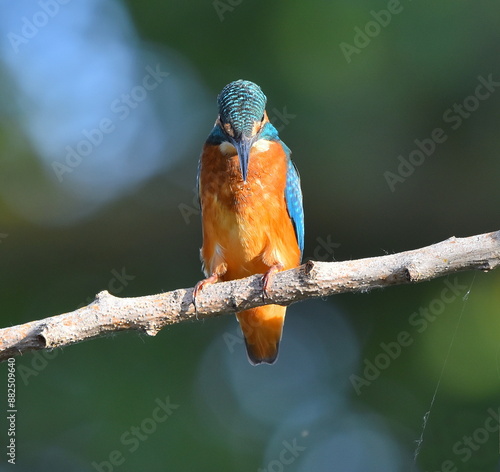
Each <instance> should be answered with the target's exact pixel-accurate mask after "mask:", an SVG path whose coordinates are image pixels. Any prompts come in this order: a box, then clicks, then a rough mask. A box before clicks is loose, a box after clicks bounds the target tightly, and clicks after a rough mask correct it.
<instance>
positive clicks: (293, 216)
mask: <svg viewBox="0 0 500 472" xmlns="http://www.w3.org/2000/svg"><path fill="white" fill-rule="evenodd" d="M266 102H267V98H266V96H265V95H264V93H263V92H262V90H261V89H260V87H259V86H258V85H256V84H255V83H253V82H250V81H248V80H236V81H235V82H231V83H230V84H228V85H226V86H225V87H224V88H223V89H222V91H221V93H220V94H219V96H218V97H217V103H218V107H219V114H218V116H217V119H216V121H215V125H214V127H213V129H212V131H211V133H210V135H209V136H208V138H207V140H206V142H205V144H204V146H203V150H202V153H201V157H200V161H199V165H198V179H197V180H198V195H199V199H200V205H201V215H202V228H203V230H202V231H203V245H202V248H201V250H200V254H201V260H202V263H203V271H204V273H205V277H206V278H205V279H204V280H201V281H200V282H198V284H197V285H196V287H195V290H194V294H193V298H194V301H196V297H197V295H198V294H199V292H200V291H201V290H202V289H203V287H204V286H205V285H207V284H213V283H216V282H218V281H228V280H234V279H240V278H244V277H248V276H250V275H253V274H263V277H262V288H263V294H264V295H268V293H269V288H270V285H271V282H272V277H273V275H274V274H276V273H277V272H279V271H282V270H287V269H291V268H293V267H297V266H298V265H300V262H301V259H302V253H303V250H304V211H303V207H302V191H301V188H300V177H299V173H298V171H297V168H296V167H295V165H294V163H293V162H292V160H291V158H290V154H291V152H290V149H289V148H288V147H287V146H286V144H285V143H284V142H283V141H281V139H280V138H279V136H278V131H277V130H276V128H275V127H274V126H273V124H272V123H271V122H270V121H269V118H268V115H267V113H266V110H265V107H266ZM285 314H286V307H284V306H281V305H266V306H261V307H257V308H251V309H249V310H244V311H241V312H239V313H237V314H236V317H237V319H238V321H239V323H240V326H241V330H242V332H243V335H244V338H245V344H246V348H247V354H248V360H249V361H250V363H251V364H252V365H258V364H262V363H265V364H273V363H274V362H275V361H276V359H277V357H278V348H279V343H280V340H281V335H282V331H283V323H284V321H285Z"/></svg>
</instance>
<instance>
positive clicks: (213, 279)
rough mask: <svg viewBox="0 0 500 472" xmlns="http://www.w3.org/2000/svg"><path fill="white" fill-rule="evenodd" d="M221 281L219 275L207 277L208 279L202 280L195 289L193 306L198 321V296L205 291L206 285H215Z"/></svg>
mask: <svg viewBox="0 0 500 472" xmlns="http://www.w3.org/2000/svg"><path fill="white" fill-rule="evenodd" d="M218 280H219V276H218V275H217V274H212V275H211V276H210V277H207V278H206V279H203V280H200V281H199V282H198V283H197V284H196V285H195V286H194V289H193V301H192V303H193V305H194V314H195V316H196V319H198V306H197V304H196V298H197V297H198V294H199V293H200V292H201V291H202V290H203V287H204V286H205V285H210V284H214V283H215V282H217V281H218Z"/></svg>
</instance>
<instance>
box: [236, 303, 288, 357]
mask: <svg viewBox="0 0 500 472" xmlns="http://www.w3.org/2000/svg"><path fill="white" fill-rule="evenodd" d="M285 314H286V307H284V306H280V305H266V306H260V307H258V308H251V309H249V310H245V311H242V312H240V313H237V314H236V317H237V318H238V321H239V322H240V325H241V330H242V331H243V336H244V337H245V344H246V347H247V354H248V360H249V361H250V363H251V364H252V365H258V364H262V363H265V364H274V362H275V361H276V359H277V357H278V348H279V344H280V339H281V333H282V331H283V323H284V322H285Z"/></svg>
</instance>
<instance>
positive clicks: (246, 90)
mask: <svg viewBox="0 0 500 472" xmlns="http://www.w3.org/2000/svg"><path fill="white" fill-rule="evenodd" d="M266 101H267V98H266V96H265V95H264V93H263V92H262V90H261V89H260V87H259V86H258V85H257V84H254V83H253V82H250V81H248V80H236V81H235V82H231V83H230V84H228V85H226V86H225V87H224V88H223V89H222V91H221V93H220V94H219V96H218V97H217V103H218V105H219V120H220V124H221V127H222V130H223V132H224V134H225V135H226V136H227V137H228V140H229V141H230V142H231V144H232V145H233V146H234V147H235V148H236V151H237V152H238V157H239V161H240V168H241V174H242V176H243V180H244V181H246V178H247V173H248V160H249V156H250V149H251V147H252V145H253V143H254V142H255V141H257V139H259V133H260V131H261V128H262V123H263V122H264V118H265V108H266Z"/></svg>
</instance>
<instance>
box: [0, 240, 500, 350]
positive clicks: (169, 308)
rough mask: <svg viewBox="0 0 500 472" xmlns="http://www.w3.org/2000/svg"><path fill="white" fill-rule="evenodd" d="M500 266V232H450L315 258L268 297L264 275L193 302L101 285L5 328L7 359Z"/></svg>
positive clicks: (1, 335)
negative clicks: (359, 255)
mask: <svg viewBox="0 0 500 472" xmlns="http://www.w3.org/2000/svg"><path fill="white" fill-rule="evenodd" d="M498 265H500V231H496V232H493V233H487V234H481V235H478V236H471V237H469V238H454V237H452V238H450V239H447V240H446V241H443V242H440V243H437V244H433V245H432V246H428V247H424V248H421V249H416V250H414V251H407V252H401V253H398V254H391V255H387V256H381V257H372V258H368V259H358V260H355V261H345V262H313V261H309V262H307V263H306V264H304V265H302V266H300V267H298V268H296V269H292V270H288V271H285V272H281V273H279V274H277V275H276V277H275V278H274V279H273V283H272V287H271V294H270V298H267V299H265V300H264V299H263V295H262V289H261V287H262V285H261V276H259V275H254V276H251V277H248V278H246V279H241V280H233V281H231V282H223V283H219V284H215V285H208V286H206V287H205V288H204V289H203V291H202V292H201V294H200V295H199V296H198V299H197V308H198V313H197V315H196V314H195V311H194V306H193V304H192V294H193V289H192V288H189V289H179V290H174V291H172V292H167V293H160V294H158V295H150V296H145V297H137V298H117V297H114V296H112V295H111V294H109V293H108V292H107V291H103V292H100V293H99V294H98V295H97V296H96V299H95V300H94V302H92V303H91V304H90V305H88V306H85V307H83V308H80V309H78V310H75V311H71V312H69V313H64V314H62V315H58V316H53V317H50V318H46V319H43V320H38V321H32V322H30V323H26V324H23V325H18V326H12V327H10V328H4V329H1V330H0V360H6V359H7V358H9V357H11V356H15V355H18V354H22V353H24V352H27V351H30V350H40V349H53V348H56V347H63V346H68V345H69V344H73V343H77V342H81V341H85V340H87V339H91V338H96V337H101V336H106V335H109V334H111V333H115V332H117V331H126V330H137V331H142V332H144V333H147V334H148V335H151V336H154V335H155V334H156V333H158V331H159V330H161V329H162V328H163V327H164V326H166V325H171V324H175V323H180V322H184V321H190V320H196V319H197V318H209V317H214V316H219V315H223V314H226V313H234V312H236V311H241V310H244V309H247V308H251V307H256V306H261V305H266V304H269V303H278V304H283V305H289V304H291V303H294V302H298V301H300V300H305V299H308V298H315V297H326V296H329V295H334V294H338V293H344V292H356V291H365V290H369V289H372V288H377V287H384V286H388V285H399V284H407V283H414V282H423V281H426V280H431V279H434V278H437V277H441V276H443V275H447V274H452V273H455V272H459V271H466V270H483V271H488V270H491V269H494V268H496V267H498Z"/></svg>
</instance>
